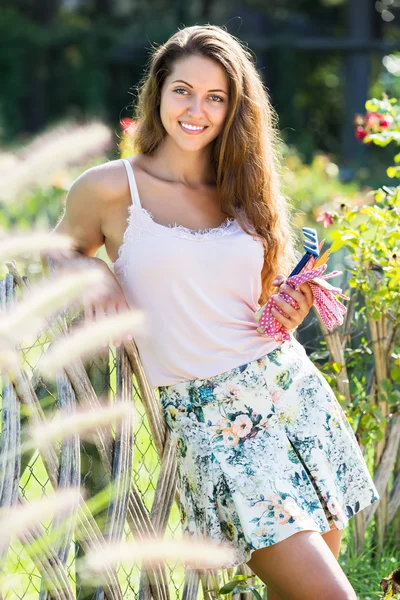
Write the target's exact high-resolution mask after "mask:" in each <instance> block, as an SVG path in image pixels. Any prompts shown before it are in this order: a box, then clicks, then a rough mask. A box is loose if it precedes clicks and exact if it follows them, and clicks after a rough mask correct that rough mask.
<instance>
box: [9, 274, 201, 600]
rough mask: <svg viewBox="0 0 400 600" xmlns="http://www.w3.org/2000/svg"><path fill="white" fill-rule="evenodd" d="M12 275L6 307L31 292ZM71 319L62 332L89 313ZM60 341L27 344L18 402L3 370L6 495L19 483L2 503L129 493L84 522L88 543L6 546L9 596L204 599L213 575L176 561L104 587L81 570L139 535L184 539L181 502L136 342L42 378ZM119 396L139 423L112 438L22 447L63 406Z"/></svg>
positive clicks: (122, 571)
mask: <svg viewBox="0 0 400 600" xmlns="http://www.w3.org/2000/svg"><path fill="white" fill-rule="evenodd" d="M11 270H13V271H14V272H13V273H12V274H11V273H9V274H7V276H6V278H5V279H4V280H1V281H0V300H1V306H2V307H3V308H4V307H5V306H7V305H9V304H10V303H12V302H14V301H15V298H16V295H17V293H18V291H21V288H22V291H24V288H26V290H27V289H29V282H28V279H27V278H26V277H20V276H19V273H18V272H17V270H16V269H15V268H14V269H13V268H12V269H11ZM17 284H18V285H17ZM18 288H19V289H18ZM26 290H25V291H26ZM65 316H66V315H65V314H64V315H62V316H59V317H58V326H59V331H61V332H62V331H64V332H65V331H67V330H68V329H70V328H72V327H74V326H75V325H76V324H77V323H79V321H80V320H81V318H82V315H81V314H78V315H74V316H73V318H70V319H69V321H70V322H69V323H67V321H68V319H66V318H65ZM54 340H55V338H54V336H53V335H50V336H49V332H48V331H42V332H41V333H40V334H39V335H38V336H35V338H34V339H24V340H23V341H21V345H20V348H19V350H20V355H21V357H22V360H21V370H20V372H19V373H18V375H17V382H18V381H19V385H17V386H16V390H17V394H14V405H13V406H12V403H10V401H9V398H10V397H11V394H10V389H11V387H12V386H10V383H9V382H8V380H7V376H6V375H5V373H4V372H3V373H2V378H1V384H2V385H1V390H2V394H1V401H2V404H1V406H2V409H1V417H2V419H1V421H2V432H1V433H2V435H1V453H2V456H3V457H7V468H4V469H2V472H1V473H0V479H1V489H2V490H3V491H4V490H5V489H6V488H9V487H10V485H11V484H12V482H13V481H14V482H15V481H16V482H17V485H16V490H15V494H16V496H15V498H14V499H13V498H8V499H7V498H5V497H4V494H3V497H2V506H3V507H4V506H7V504H8V505H10V506H11V505H13V504H16V503H19V504H24V503H32V502H34V501H35V500H39V499H41V498H43V497H46V496H48V495H50V494H52V493H53V492H54V491H55V490H56V489H57V487H58V488H61V487H67V486H69V485H74V484H79V485H80V486H81V489H82V491H84V492H85V500H88V499H90V498H93V497H96V495H98V494H99V493H100V492H101V491H104V490H107V486H108V485H109V484H110V482H112V481H113V482H114V483H116V484H117V487H118V485H119V486H120V488H121V485H122V489H119V492H118V494H117V496H116V497H115V496H113V497H110V498H109V502H108V503H107V504H106V506H105V507H103V509H102V510H100V511H98V512H97V513H96V515H92V514H89V515H87V514H86V515H85V516H84V517H82V515H81V516H80V517H79V518H78V521H79V523H80V525H82V523H83V524H84V527H85V532H86V537H85V536H83V537H82V536H81V535H80V534H78V533H77V528H75V529H74V528H72V530H71V531H70V534H69V536H68V535H66V536H65V539H64V544H63V545H62V547H60V546H58V547H57V548H53V549H52V550H51V551H50V554H49V556H47V557H45V559H43V557H40V556H38V555H36V556H35V555H34V553H33V554H32V553H30V552H29V551H28V550H27V548H28V547H29V544H28V543H27V542H28V541H29V540H28V538H19V539H12V540H11V543H10V544H8V543H7V540H3V543H2V544H1V545H2V555H3V568H2V572H3V575H4V577H3V586H4V589H3V590H2V595H3V597H4V598H15V599H17V598H18V599H21V600H22V599H24V600H28V599H32V600H33V599H34V598H35V599H36V598H41V599H45V598H50V597H58V598H68V599H71V598H79V599H81V600H83V599H88V598H101V597H104V596H105V597H107V598H108V597H110V598H122V597H124V598H151V597H154V598H157V599H162V598H166V599H169V598H186V599H189V600H190V599H192V598H196V597H197V596H198V594H200V587H199V581H200V580H202V581H203V582H204V583H205V582H206V580H205V579H204V577H205V572H196V571H194V570H193V571H190V570H185V569H184V567H183V566H182V564H180V563H178V562H176V563H173V562H171V561H170V562H168V563H165V565H163V566H160V567H159V568H155V569H154V570H153V571H151V570H147V569H146V570H143V569H141V567H140V564H139V563H135V564H132V566H131V567H130V568H127V567H126V565H125V566H119V567H118V568H117V569H116V571H115V573H114V574H113V573H109V578H108V583H107V585H106V586H99V585H96V584H95V583H93V582H89V583H88V581H86V580H84V579H82V576H81V573H80V572H79V570H77V569H76V565H77V559H79V558H81V557H82V556H83V555H84V554H85V553H86V552H87V550H88V548H89V547H92V546H93V545H95V544H96V543H97V542H100V541H104V540H107V539H108V540H113V539H114V540H118V539H119V540H123V539H125V540H129V539H132V538H133V537H135V538H139V539H140V538H143V537H145V536H147V535H151V534H158V535H162V536H164V537H165V538H169V539H181V537H182V531H181V524H180V514H179V498H178V496H177V491H176V467H175V457H174V453H173V448H172V447H171V446H170V444H169V439H168V432H167V431H166V428H165V426H164V424H163V421H162V418H161V413H160V406H159V402H158V397H157V393H156V392H155V391H154V390H151V388H149V386H148V383H147V380H146V378H145V376H144V373H143V369H142V367H141V363H140V360H139V357H138V354H137V350H136V346H135V345H134V343H133V342H131V346H130V348H129V350H128V349H127V348H126V346H125V347H124V346H121V347H118V348H114V347H108V346H107V347H106V348H104V349H103V350H101V351H100V352H98V353H97V354H96V355H94V356H93V357H92V360H91V361H87V362H85V365H83V363H82V362H81V361H80V360H74V363H73V366H72V367H71V368H70V369H69V370H67V369H66V370H65V372H63V373H60V376H58V377H57V378H56V381H52V380H51V379H48V380H47V379H46V378H45V377H43V376H41V375H40V372H39V370H38V365H39V364H40V361H41V360H42V358H43V356H44V354H45V353H46V352H49V351H51V345H52V343H53V342H54ZM117 397H122V398H123V400H124V401H125V402H128V403H133V405H134V407H135V418H134V420H133V423H129V422H128V423H125V425H126V426H125V427H124V424H123V423H122V424H121V426H118V425H116V426H115V427H113V428H112V431H111V434H110V435H109V436H108V437H107V435H105V434H104V431H103V432H101V431H100V430H97V431H96V434H95V435H94V436H93V438H92V439H89V440H88V439H80V440H79V439H78V437H77V436H76V435H74V436H71V437H69V438H68V439H64V440H63V441H62V442H59V443H57V444H56V446H55V447H54V448H53V453H52V452H50V451H49V452H48V453H47V454H46V453H43V452H41V450H40V448H38V449H30V450H28V451H22V453H20V450H19V449H20V448H21V447H22V448H23V447H24V446H23V441H24V440H23V439H21V435H22V437H23V436H24V435H25V433H24V432H25V431H26V430H27V427H26V426H27V425H29V424H32V423H38V422H39V423H40V422H42V423H43V422H44V420H45V419H50V420H51V419H52V417H53V416H54V414H55V413H56V412H57V410H58V409H61V408H64V409H65V408H66V407H68V406H69V409H70V410H74V409H75V407H76V406H78V404H80V405H86V406H89V405H91V406H92V407H94V408H96V407H99V406H101V404H100V403H99V401H100V399H101V403H106V404H112V403H113V402H115V400H116V398H117ZM131 425H132V426H131ZM13 428H14V429H13ZM11 430H13V431H11ZM21 432H22V434H21ZM21 443H22V446H21ZM11 449H13V452H14V461H11V462H12V464H11V463H10V458H12V456H11V454H10V450H11ZM3 466H6V465H3ZM121 481H122V484H121ZM11 487H12V485H11ZM174 500H175V502H174ZM51 528H52V519H51V518H49V519H46V520H45V521H43V522H41V523H40V524H39V525H38V529H37V531H36V532H30V535H32V536H33V538H34V537H35V535H39V534H40V531H41V532H42V533H49V532H50V531H51ZM39 530H40V531H39ZM55 580H57V581H58V582H59V583H60V582H62V581H63V582H64V584H63V585H61V586H60V587H59V589H57V588H58V586H55V588H54V589H53V591H52V592H51V594H49V592H48V587H49V584H51V582H52V581H53V583H54V581H55ZM205 596H207V594H205Z"/></svg>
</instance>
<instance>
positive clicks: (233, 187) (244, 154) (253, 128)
mask: <svg viewBox="0 0 400 600" xmlns="http://www.w3.org/2000/svg"><path fill="white" fill-rule="evenodd" d="M194 55H195V56H203V57H206V58H209V59H212V60H214V61H216V62H217V63H218V64H219V65H221V66H222V68H223V69H224V70H225V72H226V74H227V77H228V80H229V106H228V114H227V116H226V120H225V123H224V128H223V130H222V132H221V133H220V134H219V136H218V137H217V138H216V139H215V140H214V141H213V142H212V144H213V147H212V152H211V160H212V164H213V167H214V169H215V175H216V183H217V190H218V195H219V198H220V202H221V210H222V212H224V213H225V214H227V215H229V216H233V217H236V218H237V220H238V221H239V223H240V224H241V225H242V227H243V228H244V229H245V231H246V232H247V233H252V234H253V235H254V233H255V235H256V236H257V237H259V238H260V239H261V240H262V243H263V245H264V266H263V269H262V273H261V278H262V293H261V296H260V299H259V302H260V304H264V303H265V302H266V301H267V300H268V298H269V296H270V295H271V294H273V293H274V287H273V286H272V285H271V283H272V281H273V279H274V277H275V276H276V275H277V274H278V273H282V274H283V275H285V276H288V275H289V273H290V271H291V269H292V268H293V266H294V264H295V262H296V258H297V253H296V251H295V236H294V232H293V230H292V229H291V227H290V225H289V218H290V211H289V202H288V200H287V198H286V197H285V195H284V194H283V192H282V191H281V189H280V187H281V186H280V176H281V167H282V160H281V154H280V150H279V142H280V139H279V135H278V130H277V120H278V119H277V115H276V112H275V110H274V108H273V107H272V105H271V103H270V99H269V96H268V93H267V91H266V89H265V87H264V85H263V83H262V80H261V78H260V76H259V74H258V73H257V70H256V68H255V65H254V61H253V58H252V55H251V53H250V52H249V51H248V50H247V48H245V47H244V46H243V45H242V44H241V42H240V40H238V39H237V38H235V37H234V36H232V35H231V34H229V33H228V32H227V31H225V30H224V29H223V28H221V27H217V26H215V25H203V26H198V25H195V26H193V27H185V28H184V29H181V30H179V31H177V32H176V33H175V34H174V35H173V36H172V37H170V38H169V40H168V41H167V42H165V44H163V45H161V46H159V47H158V48H156V49H154V50H153V52H152V54H151V56H150V60H149V64H148V68H147V70H146V73H145V76H144V78H143V80H142V81H141V82H140V84H139V86H138V97H137V102H136V111H135V118H136V119H137V121H138V126H137V128H136V131H135V138H134V148H135V151H136V152H138V153H140V154H149V153H151V152H153V151H154V150H155V149H156V148H157V147H158V145H159V144H160V142H161V141H162V140H163V138H164V137H165V135H166V131H165V129H164V127H163V124H162V122H161V118H160V110H159V109H160V98H161V90H162V87H163V83H164V81H165V79H166V77H167V76H168V75H169V74H170V73H171V72H172V70H173V65H174V63H175V61H177V60H180V59H183V58H187V57H189V56H194ZM243 208H244V209H245V215H246V217H247V219H248V221H250V223H246V219H242V215H241V213H242V211H241V210H239V209H243ZM248 225H250V230H251V231H249V227H248ZM251 225H252V226H253V228H252V227H251Z"/></svg>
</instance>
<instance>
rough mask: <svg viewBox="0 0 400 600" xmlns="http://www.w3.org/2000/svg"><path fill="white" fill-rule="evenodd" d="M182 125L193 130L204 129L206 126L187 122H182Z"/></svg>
mask: <svg viewBox="0 0 400 600" xmlns="http://www.w3.org/2000/svg"><path fill="white" fill-rule="evenodd" d="M181 125H182V127H183V128H184V129H191V130H192V131H200V130H201V129H204V127H196V125H189V124H187V123H182V122H181Z"/></svg>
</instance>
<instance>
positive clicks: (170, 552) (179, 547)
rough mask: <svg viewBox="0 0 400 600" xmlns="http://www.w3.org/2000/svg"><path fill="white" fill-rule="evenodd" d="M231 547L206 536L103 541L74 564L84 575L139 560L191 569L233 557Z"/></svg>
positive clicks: (211, 565)
mask: <svg viewBox="0 0 400 600" xmlns="http://www.w3.org/2000/svg"><path fill="white" fill-rule="evenodd" d="M234 558H235V557H234V551H233V549H232V548H230V547H229V546H227V545H226V544H221V545H219V546H217V545H215V544H214V543H213V542H211V541H208V540H206V539H205V540H199V539H191V540H189V539H183V540H166V539H164V538H159V537H154V538H148V539H145V538H144V539H141V540H140V542H135V541H132V542H131V541H130V542H121V543H119V544H105V545H104V546H103V548H102V549H101V551H97V552H91V553H89V554H88V555H87V556H86V557H85V558H84V559H82V560H81V562H80V564H79V566H78V565H77V568H78V569H79V570H80V572H81V573H82V574H85V573H86V576H94V575H95V576H100V575H101V573H102V571H103V570H104V568H105V567H106V566H114V567H115V566H117V565H118V564H119V563H129V564H132V563H135V562H139V561H140V562H142V564H143V567H155V566H156V565H157V564H160V563H163V562H166V561H174V562H176V561H179V562H181V563H183V564H184V565H185V566H187V567H190V568H193V569H212V568H218V567H220V566H221V565H223V564H225V563H227V562H230V561H233V560H234Z"/></svg>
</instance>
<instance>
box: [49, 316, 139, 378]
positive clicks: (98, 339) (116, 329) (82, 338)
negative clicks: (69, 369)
mask: <svg viewBox="0 0 400 600" xmlns="http://www.w3.org/2000/svg"><path fill="white" fill-rule="evenodd" d="M132 332H134V333H135V336H137V335H140V336H143V337H144V336H146V335H147V332H148V327H147V319H146V318H145V313H144V311H139V310H130V311H126V312H124V313H122V314H118V315H116V316H115V317H104V318H103V319H102V320H101V321H100V322H95V323H94V324H92V323H91V324H89V325H84V326H77V327H75V328H74V330H73V333H71V334H69V335H68V336H67V337H64V338H62V339H60V340H58V341H57V342H55V343H54V344H53V345H52V347H51V351H50V352H47V353H46V354H45V355H44V356H43V358H42V359H41V361H40V363H39V364H38V367H37V369H38V372H39V373H40V374H41V375H42V376H43V377H45V378H55V377H56V375H57V372H58V370H59V369H63V368H65V367H66V366H68V365H69V364H71V363H72V362H73V361H74V360H75V359H76V358H77V357H79V358H80V359H81V360H83V361H85V360H89V359H90V358H91V357H92V356H93V354H94V353H96V352H98V351H99V350H101V349H102V347H103V345H104V343H106V342H108V340H109V338H110V336H112V337H114V338H118V339H121V338H127V339H129V336H132Z"/></svg>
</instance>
